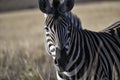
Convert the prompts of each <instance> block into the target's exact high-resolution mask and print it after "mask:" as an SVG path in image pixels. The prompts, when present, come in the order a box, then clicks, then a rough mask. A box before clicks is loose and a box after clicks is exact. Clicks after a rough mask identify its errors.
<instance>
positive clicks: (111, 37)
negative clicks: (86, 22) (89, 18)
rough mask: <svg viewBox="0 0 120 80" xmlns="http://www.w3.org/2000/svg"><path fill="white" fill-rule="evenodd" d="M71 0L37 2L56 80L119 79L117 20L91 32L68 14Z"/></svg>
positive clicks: (119, 36) (72, 1) (118, 24)
mask: <svg viewBox="0 0 120 80" xmlns="http://www.w3.org/2000/svg"><path fill="white" fill-rule="evenodd" d="M73 6H74V0H39V8H40V10H41V11H42V12H43V13H44V14H45V18H46V20H45V38H46V43H45V44H46V50H47V52H48V54H49V55H50V56H52V58H53V63H54V66H55V70H56V75H57V79H58V80H119V79H120V68H119V67H120V21H118V22H116V23H114V24H113V25H111V26H110V27H108V28H106V29H104V30H102V31H99V32H94V31H90V30H86V29H82V26H81V22H80V20H79V18H77V16H75V15H74V14H72V13H71V10H72V8H73Z"/></svg>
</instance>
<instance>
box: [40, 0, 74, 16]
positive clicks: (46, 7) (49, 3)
mask: <svg viewBox="0 0 120 80" xmlns="http://www.w3.org/2000/svg"><path fill="white" fill-rule="evenodd" d="M73 6H74V0H39V8H40V10H41V11H42V12H43V13H46V14H54V15H56V14H63V13H65V12H69V11H70V10H71V9H72V8H73Z"/></svg>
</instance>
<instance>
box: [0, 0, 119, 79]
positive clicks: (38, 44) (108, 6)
mask: <svg viewBox="0 0 120 80" xmlns="http://www.w3.org/2000/svg"><path fill="white" fill-rule="evenodd" d="M119 6H120V2H101V3H100V2H99V3H90V4H79V5H76V6H75V7H74V9H73V12H74V13H75V14H76V15H77V16H78V17H79V18H80V19H81V21H82V25H83V27H84V28H86V29H90V30H92V31H99V30H102V29H104V28H106V27H107V26H109V25H111V24H112V23H114V22H116V21H118V20H120V7H119ZM0 80H56V77H55V71H54V67H53V64H52V60H51V57H50V56H49V55H48V54H47V53H46V52H45V48H44V16H43V14H42V13H41V12H40V11H39V9H33V10H22V11H15V12H8V13H0Z"/></svg>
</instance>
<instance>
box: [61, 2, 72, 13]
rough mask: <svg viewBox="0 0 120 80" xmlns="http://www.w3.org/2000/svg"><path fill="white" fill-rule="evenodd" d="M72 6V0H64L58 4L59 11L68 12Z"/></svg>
mask: <svg viewBox="0 0 120 80" xmlns="http://www.w3.org/2000/svg"><path fill="white" fill-rule="evenodd" d="M73 6H74V0H64V2H63V3H62V4H61V6H60V11H61V12H62V13H65V12H69V11H70V10H71V9H72V8H73Z"/></svg>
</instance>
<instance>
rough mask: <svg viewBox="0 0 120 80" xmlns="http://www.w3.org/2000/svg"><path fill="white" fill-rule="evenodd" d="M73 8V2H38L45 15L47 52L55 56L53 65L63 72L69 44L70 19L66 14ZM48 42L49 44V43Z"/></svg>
mask: <svg viewBox="0 0 120 80" xmlns="http://www.w3.org/2000/svg"><path fill="white" fill-rule="evenodd" d="M73 6H74V0H39V8H40V10H41V11H42V12H43V13H45V14H46V20H45V25H46V26H45V29H46V32H47V33H46V37H47V38H49V40H48V41H47V40H46V41H47V42H48V47H47V50H48V52H49V54H50V55H52V56H53V54H54V53H55V54H54V55H55V64H57V66H59V69H60V68H61V69H60V70H62V71H64V70H65V67H66V64H67V55H68V54H67V52H68V45H69V42H70V38H69V36H70V26H71V19H70V18H69V17H68V16H67V13H69V12H70V10H71V9H72V8H73ZM49 42H50V43H49Z"/></svg>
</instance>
